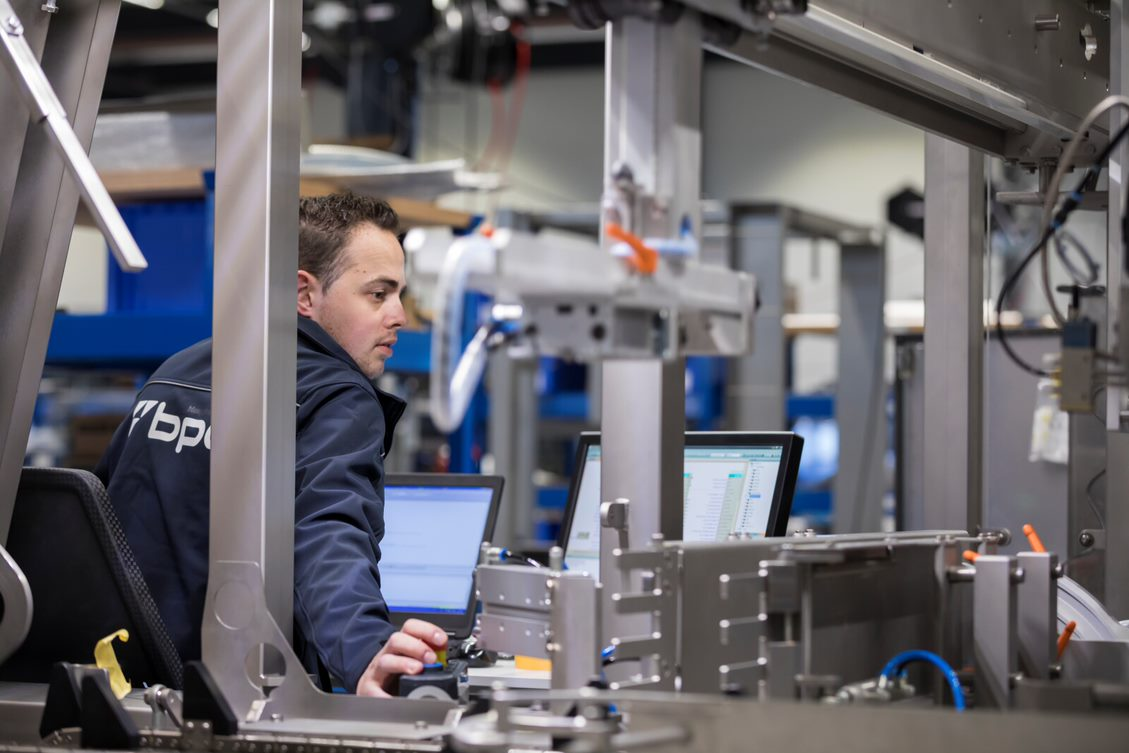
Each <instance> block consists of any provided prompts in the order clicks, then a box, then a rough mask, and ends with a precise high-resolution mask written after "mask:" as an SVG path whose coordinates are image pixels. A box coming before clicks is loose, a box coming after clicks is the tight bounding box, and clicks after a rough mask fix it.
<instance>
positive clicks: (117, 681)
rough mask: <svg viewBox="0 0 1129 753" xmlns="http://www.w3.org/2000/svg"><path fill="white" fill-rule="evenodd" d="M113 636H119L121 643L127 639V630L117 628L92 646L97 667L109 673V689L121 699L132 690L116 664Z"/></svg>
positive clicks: (119, 666)
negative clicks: (117, 629)
mask: <svg viewBox="0 0 1129 753" xmlns="http://www.w3.org/2000/svg"><path fill="white" fill-rule="evenodd" d="M115 638H120V639H121V641H122V643H125V642H127V641H128V640H129V631H128V630H119V631H117V632H116V633H111V634H110V635H107V636H106V637H105V638H103V639H102V640H100V641H98V643H97V644H95V646H94V663H95V664H96V665H97V666H98V669H104V670H106V672H107V673H109V675H110V689H111V690H113V691H114V695H115V696H117V697H118V700H121V699H122V698H125V697H126V695H127V694H128V693H129V691H131V690H133V686H132V685H130V684H129V680H127V679H125V674H123V673H122V668H121V665H120V664H118V657H117V655H116V654H114V639H115Z"/></svg>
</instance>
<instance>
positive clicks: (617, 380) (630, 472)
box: [600, 12, 702, 640]
mask: <svg viewBox="0 0 1129 753" xmlns="http://www.w3.org/2000/svg"><path fill="white" fill-rule="evenodd" d="M607 34H608V36H607V64H606V68H607V74H606V75H607V83H606V97H607V104H606V125H605V132H604V174H605V176H608V177H607V178H606V179H607V180H609V181H610V180H611V178H610V176H611V175H612V174H613V173H614V172H615V171H616V170H617V168H618V166H620V165H626V166H627V167H628V168H629V169H630V170H631V172H632V174H633V177H634V180H635V182H636V184H637V185H638V186H639V187H640V189H641V191H642V192H644V193H645V194H646V195H648V196H650V197H653V198H654V199H655V200H656V201H657V202H660V203H664V204H665V212H659V211H656V212H653V213H650V216H649V217H646V216H645V217H643V218H640V219H638V220H637V222H636V226H634V227H632V228H630V230H632V231H633V232H635V233H637V234H638V235H640V236H659V237H675V236H676V235H677V230H678V227H679V224H680V222H681V220H682V218H683V217H684V216H685V217H689V218H690V220H691V223H692V227H693V228H695V229H696V230H697V229H698V228H700V226H701V223H700V221H699V219H700V218H699V214H700V210H699V197H700V193H701V191H700V188H699V186H700V180H701V176H700V172H699V171H700V159H701V134H700V132H699V124H698V120H699V117H700V107H699V96H700V86H701V65H702V52H701V27H700V25H699V22H698V18H697V14H695V13H692V12H690V13H685V14H683V17H682V18H681V19H680V20H679V21H678V22H677V23H674V24H670V25H660V24H654V23H652V22H650V21H647V20H644V19H639V18H626V19H624V20H622V21H617V22H616V23H613V24H609V26H608V32H607ZM602 231H603V227H602V226H601V232H602ZM684 374H685V364H684V362H683V360H682V359H675V360H673V361H670V362H663V361H658V360H652V361H621V362H607V363H605V364H604V366H603V375H602V382H601V384H602V396H601V400H602V409H601V421H600V428H601V431H602V437H603V439H602V444H603V457H604V460H603V463H602V468H603V473H602V476H601V483H600V494H601V499H602V500H605V501H608V500H616V499H626V500H629V504H630V506H629V508H628V512H627V524H626V528H625V530H624V531H621V532H620V535H619V536H614V535H603V536H601V541H600V582H601V583H602V584H603V586H604V597H605V600H606V598H607V596H608V594H610V593H612V592H619V591H621V590H625V589H624V588H623V587H622V582H621V574H620V572H619V570H618V568H616V567H615V564H614V561H613V559H612V550H613V549H615V548H616V547H617V546H624V547H625V548H626V547H634V548H638V547H641V546H643V545H644V544H645V543H646V542H648V541H649V540H650V539H651V537H652V536H653V535H654V534H662V535H664V536H666V537H669V538H680V537H681V535H682V434H683V432H684V431H685V426H686V404H685V403H686V401H685V388H684V379H685V376H684ZM609 533H610V532H609ZM621 538H625V540H624V542H623V543H622V544H621V543H620V541H621ZM601 619H602V621H603V630H602V631H601V636H600V637H601V640H606V639H610V638H611V636H613V635H624V634H628V633H632V632H635V630H638V629H640V628H642V627H645V622H641V621H639V620H638V619H634V620H633V619H631V618H626V617H624V616H623V615H620V614H618V613H617V612H616V610H614V609H612V608H610V605H609V604H608V603H607V602H606V601H605V603H604V604H603V605H602V615H601ZM632 628H634V629H632Z"/></svg>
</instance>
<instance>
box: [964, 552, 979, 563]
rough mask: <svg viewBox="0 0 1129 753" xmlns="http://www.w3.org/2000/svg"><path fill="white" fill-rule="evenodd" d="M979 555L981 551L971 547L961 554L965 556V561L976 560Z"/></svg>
mask: <svg viewBox="0 0 1129 753" xmlns="http://www.w3.org/2000/svg"><path fill="white" fill-rule="evenodd" d="M979 556H980V552H974V551H972V550H971V549H969V550H968V551H967V552H965V553H964V554H962V555H961V557H964V561H965V562H975V561H976V559H977V558H978V557H979Z"/></svg>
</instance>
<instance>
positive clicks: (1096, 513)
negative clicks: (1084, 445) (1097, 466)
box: [1086, 468, 1106, 531]
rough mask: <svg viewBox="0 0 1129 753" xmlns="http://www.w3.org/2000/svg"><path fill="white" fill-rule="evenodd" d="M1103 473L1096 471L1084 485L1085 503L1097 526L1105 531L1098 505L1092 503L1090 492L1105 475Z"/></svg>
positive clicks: (1103, 517)
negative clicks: (1088, 506)
mask: <svg viewBox="0 0 1129 753" xmlns="http://www.w3.org/2000/svg"><path fill="white" fill-rule="evenodd" d="M1105 472H1106V469H1105V468H1102V469H1101V470H1100V471H1098V473H1097V475H1096V476H1094V477H1093V478H1092V479H1090V482H1089V483H1088V484H1086V501H1087V502H1089V503H1090V509H1091V510H1092V511H1093V513H1094V517H1095V518H1097V519H1098V525H1099V526H1101V528H1102V530H1103V531H1104V530H1105V516H1103V515H1102V513H1101V511H1100V510H1098V503H1097V502H1095V501H1094V496H1093V494H1092V492H1093V490H1094V484H1096V483H1097V482H1098V479H1100V478H1101V477H1102V476H1104V475H1105Z"/></svg>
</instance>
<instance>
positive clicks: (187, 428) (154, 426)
mask: <svg viewBox="0 0 1129 753" xmlns="http://www.w3.org/2000/svg"><path fill="white" fill-rule="evenodd" d="M154 406H156V410H155V411H154V410H153V408H154ZM150 412H152V413H153V420H152V421H151V422H150V423H149V432H148V434H147V435H146V436H147V437H148V438H149V439H155V440H157V441H158V442H169V443H173V442H175V443H176V452H177V453H179V452H180V451H181V450H182V449H183V448H185V447H195V446H196V445H198V444H200V443H201V442H203V443H204V448H205V449H207V450H210V449H212V427H211V426H208V424H207V422H206V421H204V419H202V418H192V417H191V416H178V415H176V414H175V413H166V412H165V403H164V402H157V401H156V400H139V401H138V402H137V405H135V406H134V407H133V422H132V423H130V425H129V433H130V434H132V433H133V427H135V426H137V422H138V421H140V420H141V419H142V418H144V417H145V416H146V415H147V414H148V413H150Z"/></svg>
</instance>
